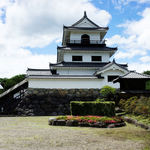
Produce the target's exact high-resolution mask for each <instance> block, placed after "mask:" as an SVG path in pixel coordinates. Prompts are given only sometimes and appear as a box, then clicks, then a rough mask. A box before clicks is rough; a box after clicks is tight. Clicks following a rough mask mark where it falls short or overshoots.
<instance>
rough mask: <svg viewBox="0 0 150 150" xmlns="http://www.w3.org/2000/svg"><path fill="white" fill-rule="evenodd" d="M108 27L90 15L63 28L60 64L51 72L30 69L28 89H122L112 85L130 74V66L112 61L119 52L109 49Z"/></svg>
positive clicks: (28, 72) (58, 61)
mask: <svg viewBox="0 0 150 150" xmlns="http://www.w3.org/2000/svg"><path fill="white" fill-rule="evenodd" d="M108 29H109V28H108V27H100V26H99V25H97V24H96V23H94V22H93V21H91V20H90V19H89V18H88V17H87V14H86V12H84V16H83V17H82V18H81V19H80V20H79V21H77V22H76V23H74V24H73V25H72V26H63V38H62V45H61V46H58V47H57V63H55V64H52V63H50V64H49V69H31V68H28V70H27V76H28V84H29V85H28V87H29V88H42V89H56V88H58V89H91V88H92V89H93V88H94V89H96V88H98V89H101V88H102V87H103V86H105V85H109V86H112V87H115V88H120V83H113V82H112V81H113V80H114V79H115V78H117V77H118V76H122V75H124V74H127V73H128V72H129V71H128V69H127V64H118V63H116V62H115V60H113V61H112V62H110V58H111V57H112V56H113V55H114V54H115V52H116V51H117V48H116V47H114V48H112V47H107V46H106V44H105V40H104V37H105V35H106V33H107V31H108Z"/></svg>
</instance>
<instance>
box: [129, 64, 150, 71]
mask: <svg viewBox="0 0 150 150" xmlns="http://www.w3.org/2000/svg"><path fill="white" fill-rule="evenodd" d="M128 66H129V70H136V71H137V72H140V73H143V72H144V71H147V70H150V63H138V62H137V63H130V64H128Z"/></svg>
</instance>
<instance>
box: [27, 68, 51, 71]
mask: <svg viewBox="0 0 150 150" xmlns="http://www.w3.org/2000/svg"><path fill="white" fill-rule="evenodd" d="M27 71H50V69H32V68H28V69H27Z"/></svg>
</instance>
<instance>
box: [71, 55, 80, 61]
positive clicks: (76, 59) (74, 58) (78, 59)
mask: <svg viewBox="0 0 150 150" xmlns="http://www.w3.org/2000/svg"><path fill="white" fill-rule="evenodd" d="M72 61H82V56H72Z"/></svg>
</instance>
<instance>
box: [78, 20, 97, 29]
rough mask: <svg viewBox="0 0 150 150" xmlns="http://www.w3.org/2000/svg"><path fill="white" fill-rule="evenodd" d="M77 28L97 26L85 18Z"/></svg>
mask: <svg viewBox="0 0 150 150" xmlns="http://www.w3.org/2000/svg"><path fill="white" fill-rule="evenodd" d="M76 27H95V25H93V24H92V23H91V22H89V21H88V20H87V19H86V18H85V19H84V20H83V21H82V22H81V23H79V24H77V25H76Z"/></svg>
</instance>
